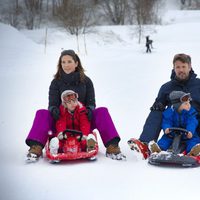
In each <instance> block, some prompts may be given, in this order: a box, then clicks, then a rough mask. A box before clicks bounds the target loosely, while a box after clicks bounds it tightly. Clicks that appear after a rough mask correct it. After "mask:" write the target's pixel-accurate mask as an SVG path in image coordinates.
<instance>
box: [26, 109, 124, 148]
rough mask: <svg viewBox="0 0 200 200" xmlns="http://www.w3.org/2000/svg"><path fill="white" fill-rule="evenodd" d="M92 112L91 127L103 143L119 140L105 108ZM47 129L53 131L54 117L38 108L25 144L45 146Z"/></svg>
mask: <svg viewBox="0 0 200 200" xmlns="http://www.w3.org/2000/svg"><path fill="white" fill-rule="evenodd" d="M92 114H93V115H92V121H91V129H92V130H94V129H97V130H98V131H99V133H100V136H101V139H102V141H103V143H104V145H106V144H107V143H108V142H109V141H111V140H112V139H114V138H117V139H118V140H119V141H120V137H119V134H118V132H117V130H116V128H115V126H114V123H113V121H112V118H111V116H110V114H109V112H108V109H107V108H105V107H100V108H97V109H95V110H93V113H92ZM92 130H91V131H92ZM49 131H52V132H55V121H54V119H53V118H52V116H51V114H50V112H49V111H48V110H45V109H41V110H38V111H37V112H36V115H35V118H34V121H33V125H32V128H31V130H30V132H29V134H28V136H27V138H26V144H27V145H28V146H30V144H31V142H32V141H33V142H34V141H35V142H38V143H40V144H41V145H42V146H45V144H46V142H47V140H48V137H49V135H48V132H49Z"/></svg>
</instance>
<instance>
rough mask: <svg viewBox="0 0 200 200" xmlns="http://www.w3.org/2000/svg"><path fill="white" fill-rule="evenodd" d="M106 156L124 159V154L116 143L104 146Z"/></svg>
mask: <svg viewBox="0 0 200 200" xmlns="http://www.w3.org/2000/svg"><path fill="white" fill-rule="evenodd" d="M106 157H108V158H111V159H113V160H126V156H125V155H123V154H122V153H121V150H120V148H119V146H118V145H117V144H110V145H109V146H108V147H107V148H106Z"/></svg>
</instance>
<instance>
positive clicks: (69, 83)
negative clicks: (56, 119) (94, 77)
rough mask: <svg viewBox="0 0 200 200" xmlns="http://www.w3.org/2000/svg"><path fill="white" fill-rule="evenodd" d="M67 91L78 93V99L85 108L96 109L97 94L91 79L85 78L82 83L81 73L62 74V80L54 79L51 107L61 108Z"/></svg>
mask: <svg viewBox="0 0 200 200" xmlns="http://www.w3.org/2000/svg"><path fill="white" fill-rule="evenodd" d="M65 90H73V91H75V92H76V93H78V96H79V97H78V99H79V101H80V102H81V103H83V104H84V106H85V107H90V108H91V109H94V108H95V107H96V105H95V92H94V87H93V83H92V81H91V79H90V78H89V77H87V76H85V80H84V81H83V82H81V80H80V73H79V72H73V73H70V74H66V73H64V72H62V73H61V78H60V79H53V80H52V82H51V85H50V87H49V107H48V109H49V110H51V109H52V108H53V107H57V108H59V106H60V104H61V94H62V92H63V91H65Z"/></svg>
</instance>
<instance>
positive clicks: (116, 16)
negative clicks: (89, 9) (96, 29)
mask: <svg viewBox="0 0 200 200" xmlns="http://www.w3.org/2000/svg"><path fill="white" fill-rule="evenodd" d="M99 4H100V6H101V8H102V9H103V11H104V15H105V18H107V19H108V20H109V21H110V22H112V23H113V24H116V25H120V24H121V25H124V23H125V17H126V9H127V5H128V4H127V0H101V1H100V2H99Z"/></svg>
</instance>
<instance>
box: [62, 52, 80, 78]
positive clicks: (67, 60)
mask: <svg viewBox="0 0 200 200" xmlns="http://www.w3.org/2000/svg"><path fill="white" fill-rule="evenodd" d="M61 66H62V69H63V71H64V72H65V73H66V74H70V73H72V72H75V70H76V67H77V66H78V62H75V61H74V59H73V58H72V57H71V56H69V55H65V56H62V58H61Z"/></svg>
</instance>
